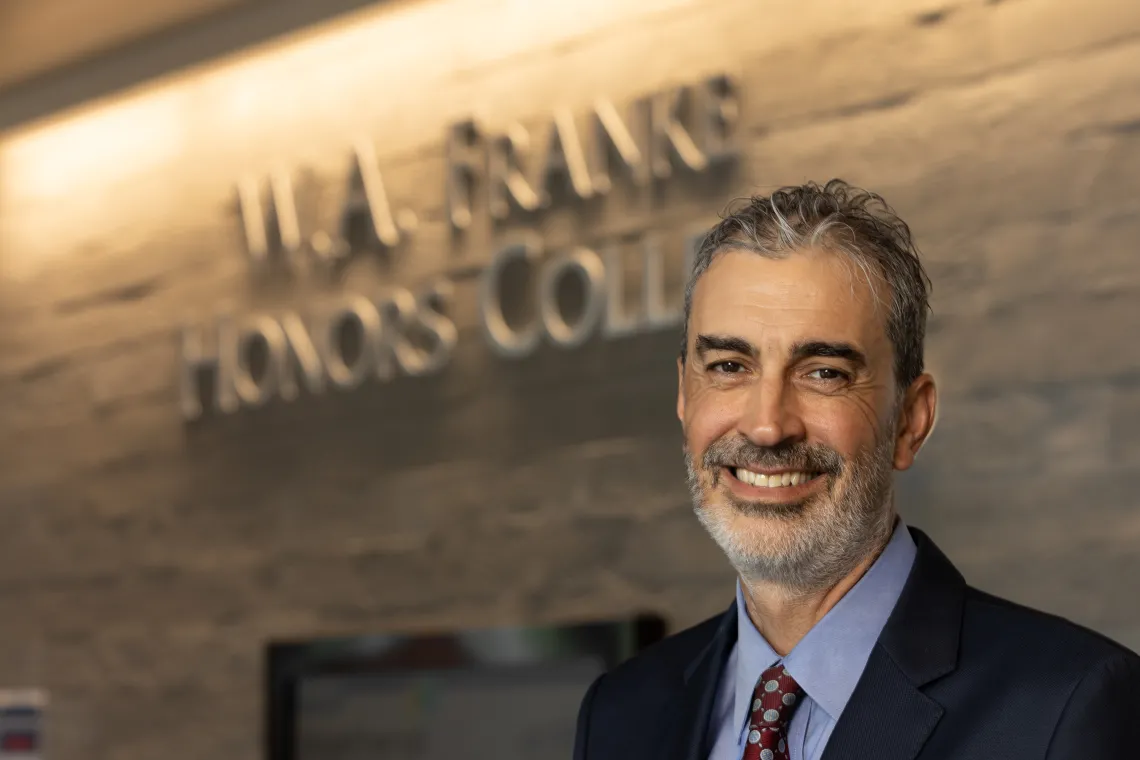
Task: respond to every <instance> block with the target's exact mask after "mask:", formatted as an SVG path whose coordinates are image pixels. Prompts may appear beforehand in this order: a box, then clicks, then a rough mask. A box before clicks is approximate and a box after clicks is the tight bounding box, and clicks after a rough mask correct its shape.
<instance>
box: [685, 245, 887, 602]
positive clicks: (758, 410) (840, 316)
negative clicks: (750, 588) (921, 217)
mask: <svg viewBox="0 0 1140 760" xmlns="http://www.w3.org/2000/svg"><path fill="white" fill-rule="evenodd" d="M884 287H885V286H881V285H880V286H879V289H880V293H879V296H880V299H882V298H883V296H885V295H887V294H886V293H884V292H882V291H883V288H884ZM886 308H887V306H886V302H885V301H884V300H880V301H878V302H877V301H876V300H875V297H874V294H873V293H872V291H871V288H870V286H869V285H868V284H867V282H866V279H865V277H863V276H862V275H861V273H860V272H859V270H858V269H857V268H856V267H855V266H854V265H853V264H850V263H849V262H848V261H847V260H846V259H843V258H840V257H839V256H837V255H835V254H832V253H828V252H825V251H816V250H808V251H802V252H794V253H792V254H791V255H790V256H788V257H786V258H784V259H779V260H773V259H768V258H764V257H762V256H759V255H757V254H755V253H751V252H747V251H727V252H724V253H721V254H719V255H718V256H717V257H716V258H715V259H714V260H713V263H712V264H711V266H710V267H709V268H708V270H707V271H706V272H705V273H704V275H703V276H702V277H701V278H700V280H699V281H698V283H697V285H696V288H695V290H694V293H693V301H692V311H691V314H690V319H689V326H688V327H689V337H688V340H689V344H688V349H687V360H686V362H685V363H684V364H683V365H682V366H681V369H680V371H681V375H680V390H679V394H678V402H677V413H678V416H679V417H680V419H681V423H682V426H683V428H684V433H685V454H686V462H687V463H688V468H689V484H690V487H691V489H692V491H693V498H694V507H695V509H696V511H697V514H698V516H699V517H700V519H701V522H702V523H703V524H704V525H705V527H706V528H707V529H708V530H709V532H710V533H711V534H712V536H713V537H714V538H715V539H716V540H717V542H718V543H719V544H720V545H721V547H722V548H723V549H724V550H725V552H726V553H727V554H728V556H729V559H730V560H731V561H732V563H733V565H734V566H735V567H736V569H737V570H738V571H739V572H740V573H741V574H742V575H743V576H744V577H745V578H746V579H747V578H751V579H755V580H766V581H770V582H775V583H779V584H781V585H784V586H786V587H788V588H791V589H799V590H809V589H814V588H822V587H825V586H826V585H827V584H831V583H835V582H838V581H839V580H840V579H841V578H842V577H843V576H844V575H846V574H847V573H848V572H850V571H851V570H852V569H853V568H854V566H855V565H856V564H858V562H859V560H861V559H862V558H863V557H864V556H865V555H866V554H867V553H868V552H870V551H873V550H874V548H876V544H877V543H878V542H881V541H882V540H884V539H885V536H886V535H887V534H889V532H890V529H891V525H892V523H893V510H892V506H891V503H890V495H891V481H892V467H893V465H894V464H895V463H896V460H897V459H899V457H897V456H896V445H897V441H896V438H897V435H896V426H897V423H898V420H899V416H898V415H899V408H898V407H899V404H898V403H896V401H897V394H896V385H895V382H894V357H893V350H892V347H891V343H890V341H889V339H888V338H887V335H886V311H885V310H886ZM903 459H905V457H903ZM902 464H903V466H908V465H909V460H906V461H905V462H903V463H902Z"/></svg>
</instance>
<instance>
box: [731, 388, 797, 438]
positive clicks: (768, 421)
mask: <svg viewBox="0 0 1140 760" xmlns="http://www.w3.org/2000/svg"><path fill="white" fill-rule="evenodd" d="M737 428H738V430H739V431H740V433H741V434H742V435H744V436H745V437H747V438H748V440H749V441H751V442H752V443H754V444H756V445H757V446H768V447H774V446H777V445H779V444H781V443H786V442H789V441H793V442H794V441H800V440H803V438H804V437H805V435H806V433H807V431H806V429H805V427H804V422H803V418H802V417H801V416H800V410H799V407H798V403H797V399H796V396H795V394H794V393H793V392H791V391H790V390H789V388H788V387H787V383H786V382H785V380H784V378H783V377H779V376H775V377H766V378H763V379H762V380H761V381H760V382H758V383H756V384H755V385H754V386H753V387H752V388H751V389H750V390H749V393H748V399H747V401H746V402H745V405H744V409H743V410H742V412H741V415H740V421H739V422H738V424H737Z"/></svg>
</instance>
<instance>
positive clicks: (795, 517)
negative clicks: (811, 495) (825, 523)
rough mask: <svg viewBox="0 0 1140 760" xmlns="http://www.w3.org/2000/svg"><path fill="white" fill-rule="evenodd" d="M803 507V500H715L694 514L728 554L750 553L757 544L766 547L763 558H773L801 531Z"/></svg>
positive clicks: (755, 548)
mask: <svg viewBox="0 0 1140 760" xmlns="http://www.w3.org/2000/svg"><path fill="white" fill-rule="evenodd" d="M806 506H807V505H806V503H804V502H793V503H788V504H781V503H765V504H754V503H749V504H746V505H741V504H732V503H715V504H706V505H704V506H702V507H701V508H700V509H699V510H697V516H698V517H699V518H700V521H701V524H703V525H704V526H705V529H706V530H708V532H709V534H710V535H711V536H712V537H713V539H714V540H715V541H716V542H717V543H718V544H720V546H721V548H722V549H724V550H725V552H726V553H727V554H729V556H730V557H731V556H736V555H747V556H752V555H754V554H756V553H757V547H768V548H769V551H768V552H765V557H766V558H769V559H773V558H775V557H777V556H779V555H781V554H782V553H783V551H782V550H784V549H786V548H787V547H789V546H790V545H791V544H793V543H794V537H795V536H796V534H797V533H798V532H799V531H801V530H802V526H803V522H804V517H803V513H804V511H805V508H806ZM772 550H775V551H772Z"/></svg>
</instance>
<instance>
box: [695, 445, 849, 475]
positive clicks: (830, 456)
mask: <svg viewBox="0 0 1140 760" xmlns="http://www.w3.org/2000/svg"><path fill="white" fill-rule="evenodd" d="M701 465H702V466H703V467H704V469H706V470H711V469H714V468H717V467H744V468H747V469H752V468H769V469H786V470H801V471H805V472H818V473H824V474H828V475H838V474H839V473H841V472H842V471H843V467H844V459H843V457H842V456H841V455H840V454H839V453H838V452H836V451H834V450H833V449H829V448H827V447H826V446H821V445H819V444H807V443H803V442H790V443H786V444H785V443H781V444H778V445H776V446H758V445H756V444H755V443H752V441H749V440H748V439H747V438H745V437H743V436H734V437H731V438H721V439H719V440H716V441H713V443H712V444H710V445H709V447H708V448H707V449H705V453H704V455H703V456H702V457H701Z"/></svg>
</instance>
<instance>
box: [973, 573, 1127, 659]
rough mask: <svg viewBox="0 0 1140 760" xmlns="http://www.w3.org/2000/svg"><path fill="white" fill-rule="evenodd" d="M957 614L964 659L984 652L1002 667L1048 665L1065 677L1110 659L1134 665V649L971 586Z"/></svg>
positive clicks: (1066, 621) (1060, 618) (1065, 620)
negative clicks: (959, 621)
mask: <svg viewBox="0 0 1140 760" xmlns="http://www.w3.org/2000/svg"><path fill="white" fill-rule="evenodd" d="M963 612H964V615H963V623H962V624H963V637H962V648H963V652H962V654H963V656H964V657H966V658H971V657H981V656H986V655H983V653H988V657H991V658H995V659H998V658H1000V660H1001V661H1002V662H1003V663H1004V664H1005V665H1006V667H1009V666H1011V665H1021V666H1022V667H1027V668H1037V667H1049V668H1050V669H1052V670H1053V671H1054V672H1057V671H1058V670H1060V671H1067V672H1068V674H1069V675H1070V677H1073V676H1077V675H1078V674H1083V673H1084V672H1086V671H1088V669H1090V668H1093V667H1096V666H1097V665H1098V664H1100V663H1103V662H1105V661H1108V660H1112V659H1117V658H1123V659H1124V660H1134V661H1136V662H1138V663H1140V657H1138V656H1137V655H1136V653H1135V652H1132V651H1131V650H1129V649H1128V648H1127V647H1125V646H1123V645H1121V644H1119V643H1117V642H1115V641H1113V640H1112V639H1110V638H1108V637H1107V636H1104V635H1103V634H1100V633H1097V632H1096V631H1093V630H1091V629H1089V628H1086V627H1084V626H1082V625H1078V624H1077V623H1074V622H1072V621H1070V620H1067V619H1065V618H1063V617H1060V616H1059V615H1053V614H1050V613H1047V612H1042V611H1041V610H1036V609H1033V608H1030V607H1026V606H1024V605H1021V604H1017V603H1016V602H1012V601H1009V600H1008V599H1003V598H1001V597H998V596H994V595H993V594H988V593H986V592H984V591H979V590H977V589H975V588H969V589H968V590H967V594H966V604H965V608H964V610H963ZM1058 675H1060V673H1058Z"/></svg>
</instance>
